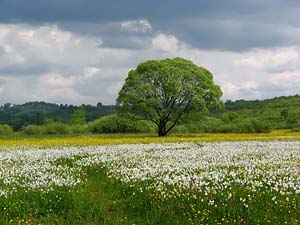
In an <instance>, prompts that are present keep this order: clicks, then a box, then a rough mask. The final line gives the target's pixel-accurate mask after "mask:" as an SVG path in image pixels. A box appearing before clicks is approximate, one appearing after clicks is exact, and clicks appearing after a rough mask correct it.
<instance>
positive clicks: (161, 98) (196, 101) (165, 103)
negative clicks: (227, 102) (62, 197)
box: [117, 58, 222, 136]
mask: <svg viewBox="0 0 300 225" xmlns="http://www.w3.org/2000/svg"><path fill="white" fill-rule="evenodd" d="M221 96H222V91H221V89H220V87H219V86H217V85H215V84H214V82H213V76H212V74H211V73H210V72H209V71H208V70H207V69H205V68H203V67H200V66H197V65H195V64H193V63H192V62H191V61H188V60H185V59H182V58H174V59H163V60H149V61H146V62H143V63H140V64H139V65H138V66H137V68H136V69H135V70H131V71H129V74H128V77H127V78H126V81H125V84H124V85H123V87H122V89H121V91H120V92H119V97H118V99H117V107H118V109H119V111H121V112H129V113H131V114H134V115H137V116H139V117H141V118H143V119H148V120H151V121H152V122H154V123H155V124H156V125H157V127H158V135H159V136H165V135H167V133H168V132H169V131H170V130H171V129H172V128H174V127H175V126H176V124H177V123H178V122H179V121H180V120H181V119H183V118H184V117H186V116H188V115H189V114H191V113H198V112H201V113H207V112H208V110H209V108H211V107H216V106H221V105H222V102H221V101H220V97H221Z"/></svg>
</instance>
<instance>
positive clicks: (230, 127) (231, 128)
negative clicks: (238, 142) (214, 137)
mask: <svg viewBox="0 0 300 225" xmlns="http://www.w3.org/2000/svg"><path fill="white" fill-rule="evenodd" d="M237 130H238V127H237V125H236V124H233V123H227V124H222V125H221V126H219V127H217V128H216V129H215V132H217V133H237Z"/></svg>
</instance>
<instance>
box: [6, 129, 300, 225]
mask: <svg viewBox="0 0 300 225" xmlns="http://www.w3.org/2000/svg"><path fill="white" fill-rule="evenodd" d="M299 140H300V136H299V134H297V133H292V132H289V131H274V132H272V133H270V134H223V135H222V134H194V135H187V134H183V135H178V134H177V135H170V136H168V137H165V138H157V137H155V136H147V135H122V136H121V135H102V136H77V137H72V136H70V137H44V138H41V137H39V138H23V137H15V138H10V139H7V138H6V139H4V138H3V139H2V140H1V142H0V145H1V147H0V161H1V163H0V224H299V223H300V222H299V221H300V215H299V211H300V179H299V177H300V171H299V168H300V150H299V149H300V141H299Z"/></svg>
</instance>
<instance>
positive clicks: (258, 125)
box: [216, 119, 272, 133]
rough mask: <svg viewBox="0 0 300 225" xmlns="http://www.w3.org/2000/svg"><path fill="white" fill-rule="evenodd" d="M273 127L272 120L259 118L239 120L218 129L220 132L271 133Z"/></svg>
mask: <svg viewBox="0 0 300 225" xmlns="http://www.w3.org/2000/svg"><path fill="white" fill-rule="evenodd" d="M271 130H272V127H271V124H270V122H268V121H264V120H257V119H246V120H239V121H236V122H235V123H228V124H223V125H221V126H219V127H218V128H217V129H216V132H218V133H269V132H271Z"/></svg>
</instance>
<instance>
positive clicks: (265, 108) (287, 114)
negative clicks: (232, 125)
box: [216, 95, 300, 128]
mask: <svg viewBox="0 0 300 225" xmlns="http://www.w3.org/2000/svg"><path fill="white" fill-rule="evenodd" d="M230 113H234V114H237V115H238V116H239V117H244V118H258V119H263V120H266V121H269V122H271V123H272V124H273V128H288V127H289V124H293V123H296V122H298V121H300V95H294V96H281V97H275V98H272V99H265V100H254V101H246V100H238V101H235V102H232V101H226V102H225V111H224V112H223V113H221V115H224V114H230ZM216 115H217V117H220V116H221V115H220V112H219V113H216Z"/></svg>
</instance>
